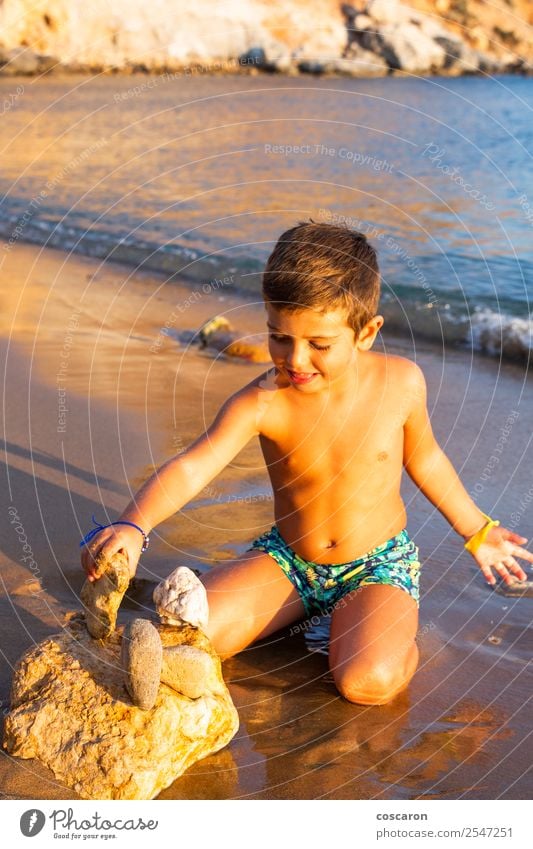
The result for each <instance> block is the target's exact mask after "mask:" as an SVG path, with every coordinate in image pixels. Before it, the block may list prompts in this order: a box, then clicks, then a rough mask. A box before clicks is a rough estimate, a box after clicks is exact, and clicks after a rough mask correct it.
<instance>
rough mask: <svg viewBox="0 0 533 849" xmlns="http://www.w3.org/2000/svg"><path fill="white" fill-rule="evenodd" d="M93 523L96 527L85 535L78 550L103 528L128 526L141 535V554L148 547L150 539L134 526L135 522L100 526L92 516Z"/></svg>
mask: <svg viewBox="0 0 533 849" xmlns="http://www.w3.org/2000/svg"><path fill="white" fill-rule="evenodd" d="M93 522H94V524H95V525H96V527H95V528H91V530H90V531H89V532H88V533H86V534H85V536H84V537H83V539H82V541H81V542H80V548H82V547H83V546H84V545H87V543H88V542H90V541H91V540H92V538H93V537H94V536H96V534H99V533H100V531H103V530H104V528H110V527H111V526H112V525H130V527H132V528H137V530H138V531H139V533H141V534H142V537H143V546H142V548H141V554H142V553H143V552H144V551H146V549H147V548H148V546H149V545H150V537H148V536H146V534H145V533H144V531H143V529H142V528H140V527H139V525H136V524H135V522H126V521H119V522H109V524H108V525H101V524H100V522H98V521H97V520H96V519H95V517H94V516H93Z"/></svg>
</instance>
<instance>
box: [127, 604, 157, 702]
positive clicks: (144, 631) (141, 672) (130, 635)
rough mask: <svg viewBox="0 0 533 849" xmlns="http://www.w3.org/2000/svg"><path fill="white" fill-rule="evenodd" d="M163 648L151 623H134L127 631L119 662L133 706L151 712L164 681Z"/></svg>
mask: <svg viewBox="0 0 533 849" xmlns="http://www.w3.org/2000/svg"><path fill="white" fill-rule="evenodd" d="M162 659H163V646H162V644H161V639H160V637H159V632H158V631H157V628H154V626H153V625H152V623H151V622H149V621H148V619H134V620H133V622H129V623H128V624H127V625H126V627H125V628H124V633H123V635H122V646H121V652H120V660H121V663H122V669H123V670H124V683H125V685H126V689H127V691H128V693H129V694H130V696H131V700H132V702H133V704H134V705H135V706H136V707H138V708H141V709H142V710H151V708H153V706H154V705H155V701H156V699H157V691H158V690H159V681H160V678H161V662H162Z"/></svg>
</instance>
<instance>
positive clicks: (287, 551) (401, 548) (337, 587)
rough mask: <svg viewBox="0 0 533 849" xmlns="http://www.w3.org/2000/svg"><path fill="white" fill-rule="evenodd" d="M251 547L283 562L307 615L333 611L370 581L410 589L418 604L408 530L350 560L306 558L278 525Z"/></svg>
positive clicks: (414, 557) (416, 570)
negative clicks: (345, 597)
mask: <svg viewBox="0 0 533 849" xmlns="http://www.w3.org/2000/svg"><path fill="white" fill-rule="evenodd" d="M251 547H252V548H256V549H259V550H260V551H266V553H267V554H269V555H270V556H271V557H272V558H273V559H274V560H275V561H276V563H278V564H279V566H281V568H282V569H283V571H284V573H285V574H286V576H287V578H288V579H289V580H290V581H291V582H292V583H293V584H294V586H295V587H296V589H297V590H298V594H299V596H300V598H301V599H302V602H303V605H304V607H305V612H306V614H307V615H308V616H311V615H313V614H317V613H318V614H319V615H320V616H324V615H326V614H328V613H331V612H332V609H333V607H334V605H335V604H336V603H337V602H338V601H339V600H340V599H341V598H343V596H345V595H347V594H348V593H350V592H352V591H353V590H356V589H358V588H359V587H367V586H369V585H370V584H386V585H388V586H391V587H399V588H400V589H402V590H405V592H407V593H409V595H410V596H411V598H413V599H414V600H415V601H416V603H417V605H418V599H419V593H418V584H419V573H420V563H419V560H418V548H417V546H416V545H415V544H414V542H413V541H412V540H411V538H410V537H409V534H408V533H407V531H406V530H403V531H401V532H400V533H399V534H397V535H396V536H395V537H392V538H391V539H389V540H388V541H387V542H384V543H383V544H382V545H378V546H377V548H373V549H372V551H369V552H368V553H367V554H365V555H364V556H363V557H359V558H358V559H357V560H352V561H350V562H349V563H336V564H330V563H312V562H311V561H308V560H303V559H302V558H301V557H299V556H298V555H297V554H296V552H294V551H293V550H292V548H291V547H290V546H289V545H287V543H286V542H285V540H284V539H283V537H282V536H281V534H280V532H279V531H278V529H277V528H276V526H275V525H274V527H273V528H272V529H271V530H270V531H267V532H266V533H265V534H263V535H262V536H260V537H258V539H256V540H255V542H253V543H252V546H251Z"/></svg>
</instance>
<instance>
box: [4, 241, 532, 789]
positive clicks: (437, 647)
mask: <svg viewBox="0 0 533 849" xmlns="http://www.w3.org/2000/svg"><path fill="white" fill-rule="evenodd" d="M0 256H1V253H0ZM7 260H9V263H8V262H7ZM2 272H3V274H2V299H3V306H4V309H3V311H2V316H3V319H2V321H3V323H2V325H1V326H0V336H1V339H2V343H1V344H2V348H3V351H4V352H5V363H6V366H5V375H4V381H5V383H4V397H5V399H6V443H7V444H6V450H7V466H6V474H7V476H8V477H7V478H6V481H5V485H4V487H3V488H2V492H3V498H4V502H5V506H4V508H3V509H2V511H1V515H3V516H4V524H5V531H4V534H3V538H4V539H5V543H4V546H3V551H2V554H1V560H2V572H3V576H4V584H3V593H2V596H1V597H0V606H1V608H2V610H3V614H4V617H5V621H6V623H7V624H6V629H5V637H4V653H5V661H4V664H3V667H2V679H1V692H0V698H1V700H2V705H3V707H4V710H5V709H6V705H7V704H8V702H9V684H10V678H11V666H12V664H13V663H14V662H16V660H17V659H18V657H19V656H20V655H21V653H22V652H23V651H24V650H25V648H27V647H29V646H30V645H31V644H32V643H33V642H34V641H39V640H41V639H44V638H45V637H46V636H49V635H51V634H53V633H57V632H58V631H59V630H61V623H62V621H63V617H64V616H65V615H66V614H67V613H68V611H71V610H79V601H78V598H79V591H80V588H81V584H82V580H83V578H82V574H81V569H80V567H79V565H78V552H79V547H78V545H79V539H80V536H81V533H82V532H85V531H86V530H87V529H88V526H89V524H90V516H91V515H92V513H93V512H95V513H96V515H97V517H98V518H101V517H102V515H106V511H107V510H109V515H114V513H115V511H119V510H120V509H121V508H122V506H123V505H124V503H125V501H127V500H128V497H129V492H130V487H131V488H132V489H134V488H137V486H138V485H139V484H140V482H141V481H142V480H143V479H144V478H145V477H146V476H147V475H148V474H149V473H150V472H151V470H152V468H153V466H154V465H156V464H157V465H159V464H160V463H161V462H162V461H163V460H164V459H165V458H166V457H168V456H169V455H170V453H171V452H173V453H175V452H177V451H179V450H181V448H183V447H184V446H185V445H186V444H188V443H189V442H190V441H191V440H192V439H193V438H194V437H195V436H196V435H197V434H198V432H199V431H200V430H201V429H202V428H203V427H204V424H205V423H206V422H207V420H210V419H211V418H212V417H213V416H214V414H215V412H216V410H217V409H218V407H219V406H220V404H221V402H222V401H223V399H224V398H225V397H227V395H228V394H230V393H231V392H232V391H234V389H236V388H238V387H239V386H240V385H242V384H243V383H244V382H245V381H247V380H250V379H251V378H252V376H254V375H255V374H256V373H260V372H261V371H262V370H264V368H265V367H264V366H259V365H258V366H255V365H250V364H246V363H242V362H232V361H229V360H222V359H220V358H212V357H210V356H206V355H205V354H203V353H202V352H201V351H199V350H198V349H196V348H193V347H188V348H187V347H185V348H183V347H179V346H178V344H177V342H176V339H175V338H173V336H172V335H167V334H164V339H163V340H162V343H161V345H160V347H159V348H158V349H157V352H156V353H153V352H152V353H150V351H149V348H150V345H151V344H153V342H154V339H157V338H158V336H157V334H158V333H159V330H160V329H161V328H162V327H164V322H165V320H166V319H168V316H169V315H170V314H172V311H173V310H174V311H175V312H176V321H175V324H174V326H173V329H174V330H175V331H176V332H178V331H180V330H183V329H186V328H196V327H198V326H199V324H200V323H201V322H202V320H204V319H205V318H206V317H208V316H210V315H213V313H214V312H215V311H216V310H221V311H227V312H228V314H231V315H232V316H234V320H235V324H237V325H238V326H239V327H241V328H243V329H248V328H249V327H250V328H253V329H254V330H255V328H256V327H258V326H259V324H260V321H262V314H261V313H260V311H259V310H258V308H257V307H253V308H251V307H249V306H248V305H247V304H245V303H243V302H242V301H240V300H239V299H237V298H233V297H232V296H229V295H227V294H224V296H221V295H220V293H217V292H210V293H209V295H206V296H205V297H204V298H202V299H201V300H199V301H198V302H194V303H188V305H187V308H186V310H185V312H179V310H176V306H177V305H178V304H182V305H183V304H184V303H185V299H187V297H188V296H189V295H190V290H189V289H188V287H187V286H182V285H181V284H179V283H176V284H174V285H173V287H172V290H171V291H169V288H168V287H167V288H165V287H164V286H163V284H162V282H161V281H159V279H157V278H156V277H154V275H148V274H134V275H132V273H131V269H127V268H124V267H121V266H117V265H113V264H111V263H105V264H104V263H98V262H97V261H95V260H91V259H87V258H85V257H80V256H78V255H75V254H73V255H70V256H68V255H66V254H62V253H61V252H60V251H57V250H53V249H43V248H37V247H34V246H29V245H25V244H22V243H20V244H18V245H17V246H15V247H14V249H13V251H12V253H10V254H9V256H8V257H7V258H6V259H5V260H4V264H3V266H2ZM130 278H131V279H130ZM125 281H126V282H125ZM220 297H224V300H219V298H220ZM74 314H75V315H76V316H77V319H76V323H75V324H74V323H73V322H72V321H71V322H70V323H69V317H71V316H72V315H74ZM67 337H71V338H70V340H68V338H67ZM65 343H67V344H68V345H69V346H70V347H69V348H68V350H69V355H68V357H66V358H65V357H63V356H62V352H64V351H65ZM387 347H388V349H392V350H393V351H394V352H398V353H403V354H404V355H407V356H412V357H416V359H417V361H418V362H420V364H421V366H422V367H423V369H424V372H425V374H426V377H427V380H428V385H429V389H430V403H429V406H430V413H431V415H432V419H433V422H434V427H435V431H436V434H437V436H438V438H439V440H440V442H441V444H443V445H444V446H446V450H447V451H448V453H449V455H450V457H451V459H452V461H453V462H454V464H455V465H456V467H457V468H458V469H460V470H462V476H463V479H464V482H465V485H466V486H467V488H468V489H469V491H472V492H474V493H475V494H476V497H477V498H478V499H479V503H480V505H481V506H482V507H483V508H484V509H486V510H487V511H489V512H490V511H491V510H492V509H493V508H495V510H496V512H497V514H498V516H499V517H500V518H501V520H502V522H503V523H506V522H509V521H511V516H512V514H513V513H515V515H518V514H517V505H519V504H520V503H521V501H520V499H521V497H522V495H523V493H524V492H526V491H527V489H528V487H529V486H530V480H529V475H528V469H529V468H530V467H531V462H530V460H531V452H532V450H533V449H532V446H531V440H530V424H529V423H530V421H531V420H532V416H533V409H532V408H533V399H532V394H531V393H528V392H527V391H526V390H527V385H526V383H525V381H529V379H530V378H529V377H527V376H526V375H524V374H523V373H522V374H521V373H520V370H518V369H517V368H516V367H511V366H507V365H503V366H500V367H499V368H498V367H496V366H495V363H494V362H493V361H490V360H488V359H481V358H477V359H474V360H472V359H471V358H470V357H469V356H468V355H465V354H463V353H462V352H456V351H452V352H446V356H445V357H443V352H442V350H441V351H440V352H439V351H438V350H437V349H434V348H433V347H430V346H426V345H425V344H424V343H422V345H419V344H418V342H417V344H416V346H415V347H412V346H410V345H409V344H408V343H406V342H405V340H399V341H398V340H396V341H395V340H393V338H388V337H387ZM63 360H65V362H66V363H67V365H66V367H65V368H64V369H63V370H62V365H61V363H62V361H63ZM58 373H61V374H62V375H63V384H62V385H63V386H64V387H65V390H66V395H65V396H64V397H65V406H66V407H67V408H68V410H67V413H66V419H65V425H64V427H65V428H66V430H65V431H64V432H62V431H61V432H59V431H58V427H61V426H62V425H60V424H59V418H58V416H59V403H58V402H59V394H58V385H57V375H58ZM510 411H515V413H513V418H512V421H511V420H510V419H509V415H510ZM502 429H503V430H502ZM502 433H504V434H505V440H503V437H502ZM495 452H497V456H498V458H499V460H500V462H499V463H497V464H489V463H488V460H489V458H490V457H491V456H492V455H493V454H495ZM528 458H529V459H528ZM266 485H267V476H266V470H265V468H264V464H263V461H262V457H261V452H260V449H259V446H258V444H256V442H255V441H254V442H253V443H251V444H250V445H249V446H247V447H246V449H245V450H244V451H243V452H242V453H241V454H240V455H239V457H238V458H237V460H236V462H234V463H232V464H231V466H230V467H228V469H227V470H226V471H225V472H223V473H222V474H221V475H220V476H219V477H217V478H216V479H215V480H214V481H213V482H212V484H211V485H210V486H209V488H208V489H207V491H206V492H204V493H200V495H199V496H198V498H197V499H195V500H194V502H192V503H191V504H189V505H187V507H186V508H184V509H183V510H182V511H180V513H179V514H178V515H177V516H176V517H173V519H171V520H169V521H168V522H167V523H165V524H164V525H162V526H160V527H158V529H157V532H156V533H153V534H152V543H151V546H150V550H149V554H147V556H146V557H145V558H144V562H143V564H142V567H141V568H140V569H139V573H138V574H139V577H141V578H143V579H144V580H145V581H149V582H150V583H153V582H156V581H158V580H159V579H160V578H161V577H163V576H164V575H166V574H168V572H169V571H171V569H173V568H175V566H176V565H178V564H184V565H185V564H186V565H191V566H192V567H193V568H199V569H200V570H205V569H209V568H213V567H214V568H216V564H217V563H219V562H223V561H224V560H227V559H229V558H231V557H233V556H235V554H237V553H240V552H241V551H243V550H244V549H245V548H246V547H247V545H248V542H249V540H250V539H252V538H253V537H254V536H256V535H257V534H258V533H259V531H261V530H264V529H265V528H266V527H268V526H269V524H271V520H272V516H271V510H272V506H271V502H270V501H269V500H268V499H265V498H263V497H262V498H254V495H255V494H257V493H258V492H259V493H262V492H264V491H266V490H265V487H266ZM402 494H403V495H404V499H405V502H406V505H407V507H408V511H409V517H410V518H409V527H410V530H411V532H412V535H413V537H414V538H415V539H416V542H417V544H418V545H419V546H420V548H421V552H422V556H423V559H424V566H423V581H422V588H423V596H422V605H421V612H420V629H419V635H418V641H419V646H420V651H421V665H420V669H419V672H418V673H417V675H416V676H415V679H414V681H413V683H412V684H411V685H410V687H409V689H408V691H407V692H406V693H404V694H402V696H401V697H399V698H398V699H397V700H395V702H394V703H392V704H391V705H387V706H385V707H381V708H375V709H365V708H356V707H354V706H353V705H349V704H348V703H346V702H344V701H343V700H342V699H340V698H339V697H338V695H337V694H336V692H335V689H334V687H333V683H332V681H331V679H330V676H329V673H328V670H327V662H326V658H325V657H324V656H323V646H324V642H325V638H326V636H327V631H326V629H325V625H324V623H320V624H319V625H318V627H317V628H315V627H314V625H313V629H314V630H313V629H311V631H309V633H307V632H304V630H303V629H298V628H296V627H294V628H292V629H290V630H289V629H288V630H287V631H286V632H282V633H279V634H276V635H274V636H273V637H272V638H270V639H269V640H267V641H264V642H263V643H261V644H258V645H255V646H252V647H251V648H249V649H248V650H247V651H245V652H243V653H242V654H241V655H238V656H237V657H235V658H233V659H231V660H229V661H227V662H226V663H225V664H224V667H223V670H224V676H225V678H226V680H227V681H228V684H229V687H230V691H231V694H232V697H233V700H234V702H235V704H236V707H237V709H238V711H239V715H240V718H241V730H240V732H239V734H238V735H237V737H236V738H235V739H234V740H233V741H232V743H231V744H230V746H229V747H227V748H226V749H224V750H222V751H221V752H220V753H218V754H217V755H214V756H212V757H209V758H207V759H205V760H203V761H200V762H198V763H197V764H195V765H194V766H193V767H192V768H191V769H190V770H189V771H188V772H187V773H186V774H185V775H184V776H183V777H182V778H180V779H178V780H177V781H176V782H175V783H174V785H172V786H171V787H169V788H167V790H165V791H163V793H161V794H160V796H159V797H158V798H159V799H173V800H175V799H192V798H202V799H212V798H219V799H220V798H224V799H237V798H239V799H241V798H254V799H255V798H262V799H277V798H280V799H281V798H283V799H289V798H291V799H292V798H295V799H296V798H298V799H311V798H315V796H316V792H317V791H316V776H315V772H316V770H321V779H322V782H321V790H320V792H321V794H323V795H324V797H325V798H332V799H339V798H346V799H348V798H350V799H359V798H365V799H366V798H373V799H377V798H379V799H382V800H387V799H398V798H401V799H416V798H422V797H424V798H495V797H496V796H501V797H502V798H529V796H530V794H531V790H532V786H531V779H530V778H529V777H528V773H527V771H526V769H525V759H526V752H525V751H524V753H523V755H520V754H519V753H517V751H516V746H517V743H518V741H519V740H520V739H524V737H525V736H527V734H528V733H529V731H530V729H531V716H530V712H528V711H527V709H526V708H527V695H528V663H529V658H530V655H531V639H532V637H531V625H530V623H531V615H532V613H533V600H532V599H529V598H522V599H513V598H507V597H505V596H503V595H500V594H499V593H497V592H490V591H489V590H487V588H486V587H485V586H484V584H483V581H482V579H481V577H480V576H479V575H478V572H477V570H476V569H474V568H473V566H472V564H471V563H470V562H469V561H468V560H467V559H466V556H465V555H464V553H463V551H462V546H461V542H460V540H458V539H457V538H456V537H455V535H454V534H453V533H452V532H451V531H450V529H449V528H448V527H447V525H446V523H445V522H444V521H443V520H442V518H441V517H440V515H439V514H438V512H437V511H436V510H435V509H434V508H432V507H431V505H430V504H429V503H428V502H426V501H425V500H424V499H422V498H421V497H420V496H417V495H416V493H415V491H414V488H413V487H412V486H411V484H410V483H409V481H406V483H405V488H404V490H402ZM524 503H525V502H524ZM9 507H13V508H15V509H16V510H17V516H18V519H19V520H20V523H21V526H22V528H23V530H24V533H25V538H26V539H27V541H28V544H29V545H30V546H31V550H32V555H33V558H34V562H35V563H36V564H37V567H38V569H39V574H36V573H35V569H34V568H30V566H29V565H28V564H27V563H25V562H23V561H22V560H21V556H22V552H21V549H20V545H21V543H20V541H19V538H18V536H17V534H16V533H15V532H14V526H12V524H11V523H10V516H12V514H10V513H9V512H8V510H9ZM519 518H520V529H521V530H522V529H524V533H525V535H526V536H527V535H529V536H531V533H530V534H528V533H526V526H527V529H529V528H530V527H531V517H530V516H529V515H528V512H527V509H526V508H524V510H523V511H522V512H521V514H520V517H519ZM17 527H18V526H17ZM28 582H29V583H28ZM146 586H147V587H149V586H150V584H147V585H146ZM132 615H139V614H138V612H135V611H133V610H132V609H131V608H128V609H125V610H124V611H121V617H122V620H121V621H124V619H125V618H127V617H128V616H132ZM320 647H322V649H321V650H318V649H319V648H320ZM313 648H314V650H312V649H313ZM321 652H322V653H321ZM513 752H514V754H513V755H512V757H508V756H509V755H511V753H513ZM3 755H4V757H3V758H2V760H1V761H0V785H1V787H2V792H3V794H4V796H5V797H6V798H17V799H33V798H35V799H37V798H57V799H59V798H63V799H64V798H66V796H65V792H66V791H65V789H64V788H63V786H62V785H60V784H59V783H58V782H56V781H55V780H54V779H53V778H52V777H51V776H50V775H49V774H45V772H44V770H43V769H42V768H40V766H39V765H38V764H36V763H34V762H32V761H19V760H16V759H11V758H8V757H7V756H6V754H5V752H3ZM487 761H488V762H489V763H493V764H497V763H500V764H503V766H502V767H501V768H500V769H499V770H498V775H497V776H495V775H494V773H490V772H489V774H487ZM506 788H508V789H506ZM67 796H69V797H70V796H71V794H70V793H67ZM72 797H73V796H72Z"/></svg>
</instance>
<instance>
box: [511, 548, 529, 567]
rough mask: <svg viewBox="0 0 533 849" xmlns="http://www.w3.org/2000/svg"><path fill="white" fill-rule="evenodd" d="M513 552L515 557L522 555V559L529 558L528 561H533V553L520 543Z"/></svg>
mask: <svg viewBox="0 0 533 849" xmlns="http://www.w3.org/2000/svg"><path fill="white" fill-rule="evenodd" d="M513 554H514V555H515V557H521V558H522V560H527V561H528V563H533V554H532V553H531V552H530V551H528V550H527V548H521V547H520V546H519V545H515V547H514V549H513Z"/></svg>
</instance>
